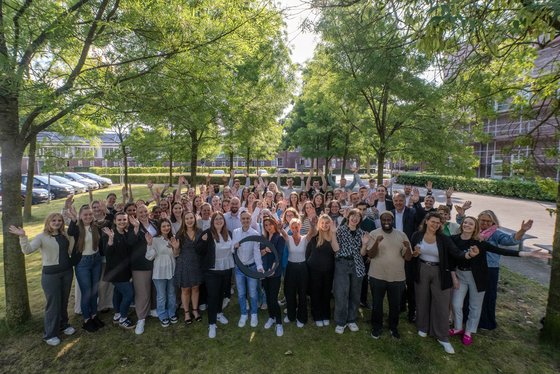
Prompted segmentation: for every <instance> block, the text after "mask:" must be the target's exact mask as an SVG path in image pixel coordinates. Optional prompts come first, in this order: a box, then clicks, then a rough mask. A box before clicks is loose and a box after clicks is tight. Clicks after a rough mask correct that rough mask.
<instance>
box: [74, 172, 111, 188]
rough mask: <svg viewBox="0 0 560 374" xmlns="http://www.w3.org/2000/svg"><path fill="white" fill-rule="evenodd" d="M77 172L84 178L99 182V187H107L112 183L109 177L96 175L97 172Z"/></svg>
mask: <svg viewBox="0 0 560 374" xmlns="http://www.w3.org/2000/svg"><path fill="white" fill-rule="evenodd" d="M78 174H80V175H81V176H82V177H84V178H89V179H91V180H94V181H96V182H97V183H99V185H100V186H101V188H107V187H109V186H110V185H112V184H113V181H112V180H110V179H109V178H105V177H102V176H100V175H97V174H93V173H86V172H80V173H78Z"/></svg>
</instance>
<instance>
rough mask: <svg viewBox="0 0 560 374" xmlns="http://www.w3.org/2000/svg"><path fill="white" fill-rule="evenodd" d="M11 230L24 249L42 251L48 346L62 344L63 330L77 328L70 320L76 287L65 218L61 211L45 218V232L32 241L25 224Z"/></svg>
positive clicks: (70, 330) (42, 278)
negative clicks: (71, 296) (74, 285)
mask: <svg viewBox="0 0 560 374" xmlns="http://www.w3.org/2000/svg"><path fill="white" fill-rule="evenodd" d="M9 231H10V233H12V234H14V235H17V236H19V243H20V246H21V251H22V252H23V253H24V254H26V255H28V254H31V253H33V252H35V251H37V250H40V251H41V257H42V263H43V267H42V271H41V286H42V287H43V292H44V293H45V299H46V301H47V303H46V305H45V317H44V324H45V331H44V334H43V340H44V341H45V342H46V343H47V344H48V345H52V346H55V345H58V344H60V338H59V337H58V336H59V334H60V332H61V331H62V332H63V333H64V334H65V335H72V334H74V333H75V332H76V330H75V329H74V328H73V327H72V326H70V325H69V323H68V298H69V297H70V289H71V288H72V277H73V272H72V263H71V262H70V240H69V239H68V236H67V235H66V232H65V230H64V218H63V217H62V214H60V213H51V214H49V215H48V216H47V218H46V219H45V226H44V228H43V232H42V233H40V234H39V235H37V236H36V237H35V238H33V240H31V241H29V239H28V238H27V236H26V234H25V231H24V230H23V228H22V227H15V226H13V225H12V226H10V227H9Z"/></svg>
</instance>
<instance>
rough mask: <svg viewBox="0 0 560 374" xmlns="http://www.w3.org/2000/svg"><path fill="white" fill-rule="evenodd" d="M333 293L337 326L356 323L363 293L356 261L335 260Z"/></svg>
mask: <svg viewBox="0 0 560 374" xmlns="http://www.w3.org/2000/svg"><path fill="white" fill-rule="evenodd" d="M333 291H334V292H333V293H334V321H335V322H336V325H337V326H346V324H347V323H355V322H356V318H357V314H358V306H359V304H360V293H361V291H362V277H358V276H357V275H356V265H355V264H354V259H339V258H337V259H336V260H335V264H334V282H333Z"/></svg>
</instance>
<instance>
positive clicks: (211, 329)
mask: <svg viewBox="0 0 560 374" xmlns="http://www.w3.org/2000/svg"><path fill="white" fill-rule="evenodd" d="M208 337H209V338H210V339H214V338H215V337H216V325H209V326H208Z"/></svg>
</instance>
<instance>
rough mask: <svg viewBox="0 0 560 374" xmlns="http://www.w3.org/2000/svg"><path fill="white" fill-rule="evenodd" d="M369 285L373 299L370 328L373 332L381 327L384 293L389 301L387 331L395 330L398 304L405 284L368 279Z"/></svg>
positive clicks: (397, 318)
mask: <svg viewBox="0 0 560 374" xmlns="http://www.w3.org/2000/svg"><path fill="white" fill-rule="evenodd" d="M369 284H370V286H371V295H372V298H373V311H372V313H371V324H372V328H373V329H374V330H381V328H382V327H383V300H384V299H385V293H387V299H388V301H389V329H390V330H396V329H397V327H398V325H399V312H400V308H401V305H400V304H401V298H402V295H403V291H404V286H405V282H402V281H401V282H387V281H384V280H381V279H376V278H372V277H369Z"/></svg>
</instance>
